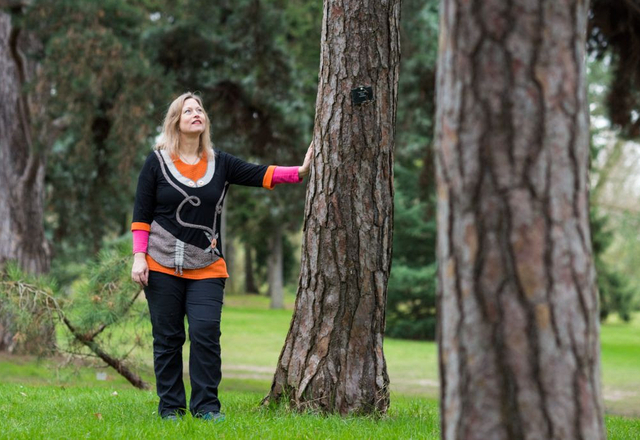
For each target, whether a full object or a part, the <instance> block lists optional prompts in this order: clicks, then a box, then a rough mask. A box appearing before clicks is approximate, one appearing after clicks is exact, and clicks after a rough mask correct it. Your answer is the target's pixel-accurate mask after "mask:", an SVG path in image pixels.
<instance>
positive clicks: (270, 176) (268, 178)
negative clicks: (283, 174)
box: [262, 165, 276, 189]
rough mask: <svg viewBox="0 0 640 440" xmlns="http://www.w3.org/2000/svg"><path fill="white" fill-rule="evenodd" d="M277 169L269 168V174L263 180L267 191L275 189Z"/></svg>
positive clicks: (272, 166)
mask: <svg viewBox="0 0 640 440" xmlns="http://www.w3.org/2000/svg"><path fill="white" fill-rule="evenodd" d="M275 169H276V166H275V165H269V168H267V172H266V173H264V178H263V179H262V186H263V187H264V188H267V189H273V188H274V186H275V185H274V184H273V171H274V170H275Z"/></svg>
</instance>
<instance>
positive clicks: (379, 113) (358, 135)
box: [265, 0, 400, 414]
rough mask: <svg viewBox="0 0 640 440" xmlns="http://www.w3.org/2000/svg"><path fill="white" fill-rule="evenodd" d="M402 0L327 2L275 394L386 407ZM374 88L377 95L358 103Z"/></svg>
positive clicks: (333, 405)
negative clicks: (356, 97) (295, 283)
mask: <svg viewBox="0 0 640 440" xmlns="http://www.w3.org/2000/svg"><path fill="white" fill-rule="evenodd" d="M399 15H400V2H399V0H391V1H385V0H370V1H364V0H351V1H338V0H325V2H324V18H323V32H322V53H321V62H320V84H319V87H318V97H317V102H316V124H315V133H314V145H315V155H314V160H313V165H312V171H311V176H310V179H309V183H308V189H307V199H306V207H305V225H304V239H303V246H302V261H301V274H300V284H299V287H298V295H297V300H296V304H295V312H294V316H293V319H292V321H291V327H290V329H289V334H288V335H287V339H286V341H285V345H284V348H283V350H282V353H281V354H280V359H279V361H278V366H277V370H276V373H275V376H274V379H273V384H272V387H271V392H270V394H269V396H267V398H266V399H265V400H266V401H277V400H279V399H281V398H286V399H288V401H289V402H290V404H291V405H292V406H293V407H294V408H297V409H314V410H321V411H324V412H337V413H340V414H349V413H371V412H382V413H384V412H385V411H386V410H387V408H388V405H389V389H388V386H389V378H388V375H387V369H386V364H385V359H384V355H383V351H382V341H383V334H384V323H385V302H386V294H387V280H388V277H389V270H390V265H391V239H392V228H393V145H394V134H395V116H396V103H397V102H396V99H397V81H398V62H399V55H400V54H399V34H398V21H399ZM368 85H370V86H372V87H373V95H374V97H375V101H373V102H367V103H365V104H362V105H354V104H353V103H352V102H351V90H352V89H353V88H356V87H359V86H368Z"/></svg>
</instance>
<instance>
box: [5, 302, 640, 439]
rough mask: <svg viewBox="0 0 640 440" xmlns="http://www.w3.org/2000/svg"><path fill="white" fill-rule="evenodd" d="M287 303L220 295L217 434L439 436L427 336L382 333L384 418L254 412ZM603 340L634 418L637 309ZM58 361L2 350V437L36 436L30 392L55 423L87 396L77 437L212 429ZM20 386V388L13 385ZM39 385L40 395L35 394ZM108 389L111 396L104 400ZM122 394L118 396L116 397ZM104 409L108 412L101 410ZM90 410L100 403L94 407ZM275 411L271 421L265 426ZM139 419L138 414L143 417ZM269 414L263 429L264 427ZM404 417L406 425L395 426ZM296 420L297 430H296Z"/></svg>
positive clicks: (145, 354)
mask: <svg viewBox="0 0 640 440" xmlns="http://www.w3.org/2000/svg"><path fill="white" fill-rule="evenodd" d="M288 300H289V301H288V309H287V310H268V303H269V301H268V299H267V298H265V297H256V296H232V295H229V296H228V297H227V298H226V299H225V309H224V312H223V322H222V332H223V335H222V348H223V362H224V363H223V382H222V384H221V388H220V392H221V399H222V401H223V405H224V406H225V410H226V411H227V412H228V413H229V415H230V418H229V420H228V421H227V422H229V423H227V422H225V428H224V431H220V433H221V434H223V433H224V435H228V436H231V435H233V436H234V437H237V436H238V435H240V436H242V435H244V434H243V432H244V430H248V431H247V432H249V433H250V434H251V436H260V437H265V438H269V437H270V436H271V435H273V436H276V435H277V433H278V432H280V430H282V432H286V433H287V436H290V437H297V438H311V437H313V436H314V435H313V433H315V432H316V430H322V432H323V433H324V432H325V431H326V432H327V435H323V437H332V438H342V437H344V436H347V435H348V436H351V437H355V438H365V437H372V436H375V437H383V436H384V437H391V438H394V437H395V438H400V437H414V438H415V437H420V438H436V437H437V435H438V434H437V431H434V430H433V429H432V428H431V427H433V426H437V403H436V400H435V398H437V390H438V388H437V378H438V373H437V350H436V345H435V344H434V343H429V342H419V341H403V340H395V339H389V338H387V339H386V340H385V356H386V359H387V363H388V369H389V375H390V378H391V387H392V388H391V391H392V396H391V399H392V407H391V411H390V413H389V416H388V417H385V418H383V419H381V420H373V419H370V418H365V419H347V420H346V421H345V420H343V419H341V418H331V417H329V418H325V417H317V416H305V417H302V416H300V415H295V414H289V413H287V412H286V411H285V410H282V409H279V410H278V411H276V412H275V413H271V412H264V411H262V410H259V409H257V408H258V402H259V401H260V399H261V398H262V397H263V396H264V395H265V394H266V393H267V392H268V390H269V386H270V380H271V378H272V375H273V371H274V369H275V366H276V363H277V360H278V356H279V354H280V349H281V348H282V344H283V342H284V339H285V337H286V333H287V330H288V328H289V323H290V319H291V307H292V302H293V297H292V296H289V297H288ZM135 325H136V326H138V327H140V328H137V329H136V330H137V331H138V332H140V333H142V334H148V331H149V326H148V323H147V322H146V321H145V322H143V323H142V324H141V323H138V324H135ZM117 336H119V335H116V337H117ZM601 337H602V364H603V382H604V388H605V403H606V408H607V412H608V414H616V415H629V416H634V417H639V416H640V398H639V396H638V393H639V391H640V383H639V381H640V351H639V350H640V316H636V319H635V321H633V322H632V323H631V324H625V323H620V322H616V321H613V322H611V323H607V324H605V325H603V326H602V332H601ZM149 338H150V336H149ZM187 356H188V349H186V350H185V359H188V357H187ZM136 357H137V358H139V362H141V363H140V364H139V365H138V371H140V372H141V374H142V376H143V377H144V378H145V379H146V380H148V381H149V382H153V374H152V368H151V365H150V364H151V348H150V347H147V348H141V349H138V350H137V352H135V353H134V354H132V359H135V358H136ZM140 359H141V361H140ZM59 361H60V359H57V360H55V361H51V360H44V361H40V362H38V361H36V360H34V359H33V358H29V357H6V356H5V357H0V383H2V384H3V385H1V386H0V420H2V422H0V425H2V429H0V438H2V437H3V436H4V435H5V430H4V425H5V423H4V421H5V420H8V421H10V426H12V428H11V430H12V431H10V432H12V433H13V434H12V435H11V437H12V438H15V437H20V436H24V437H32V436H35V437H38V436H39V435H38V434H39V431H37V429H39V428H37V425H38V423H39V422H38V423H36V424H35V425H34V427H33V428H32V427H30V426H31V422H28V420H27V419H29V417H28V415H27V414H28V413H29V411H32V413H34V414H42V413H45V414H46V413H48V412H49V409H48V407H46V406H45V407H40V406H38V405H39V403H37V401H38V399H35V400H34V399H31V400H25V401H24V402H32V404H33V405H35V406H31V404H29V405H27V406H20V405H21V403H20V402H23V401H22V400H20V399H18V396H19V397H20V398H23V399H26V398H28V397H30V396H36V395H37V396H41V397H43V399H44V400H46V401H48V402H49V403H47V404H48V405H53V406H54V407H55V406H62V407H63V408H65V409H55V410H52V412H51V416H50V417H54V418H55V419H56V420H57V419H59V418H60V419H69V420H75V418H76V417H79V418H81V414H80V413H79V414H77V415H76V414H75V413H74V414H67V413H66V412H65V411H67V409H66V408H67V407H68V406H69V405H67V403H68V402H69V403H71V402H72V401H75V400H78V401H82V402H85V403H83V405H84V406H85V407H86V411H85V412H84V413H82V414H84V415H85V418H87V417H88V416H87V414H89V415H90V416H92V417H94V419H95V420H94V419H92V418H91V417H88V420H84V419H83V421H82V422H80V421H79V420H78V421H77V429H78V431H77V432H80V431H81V430H82V429H85V432H84V434H82V435H83V436H84V435H85V434H87V433H88V435H89V437H91V436H97V435H98V434H96V433H95V432H94V429H96V428H100V429H103V431H100V432H104V433H105V435H106V436H108V437H118V436H127V437H131V436H134V435H143V436H145V437H154V436H160V435H163V436H166V435H167V432H166V429H171V430H174V431H172V433H171V435H172V436H178V437H180V436H191V435H199V434H201V431H200V430H201V429H211V428H212V427H210V426H206V427H203V426H202V424H201V423H200V421H199V420H191V419H190V418H187V419H185V420H184V421H183V422H181V423H180V424H179V426H173V427H170V428H167V427H166V426H165V425H164V424H160V425H158V422H159V421H157V420H155V417H152V416H153V412H154V411H155V409H156V408H155V405H156V404H157V401H156V398H155V395H154V394H153V393H152V392H141V391H137V390H133V389H132V388H131V386H130V385H129V384H128V383H127V382H126V381H125V380H124V379H122V378H121V377H120V376H118V375H117V374H115V373H114V372H113V371H112V370H109V369H104V368H102V369H99V370H97V371H100V372H107V373H108V377H107V380H97V379H96V369H95V368H86V365H87V362H86V361H85V362H80V363H73V364H70V365H67V366H64V367H60V366H59ZM88 362H89V363H92V362H95V361H91V360H89V361H88ZM96 365H99V363H96ZM21 386H22V387H24V388H20V387H21ZM25 390H27V391H25ZM65 390H66V391H68V392H69V394H70V396H71V397H69V398H70V399H71V401H68V398H66V397H65V396H66V395H65V394H64V393H62V391H65ZM113 391H117V392H118V393H119V395H118V396H111V393H112V392H113ZM41 392H42V393H44V394H40V393H41ZM21 393H24V394H26V395H27V396H23V395H22V394H21ZM47 393H49V394H47ZM5 395H6V398H5ZM105 396H111V397H116V399H111V400H109V399H106V397H105ZM16 399H17V400H16ZM60 399H62V400H60ZM65 399H67V400H65ZM145 399H146V400H145ZM123 400H124V401H125V402H122V401H123ZM24 402H23V403H24ZM123 405H124V406H123ZM145 405H146V406H145ZM103 406H104V408H106V409H104V410H103V409H101V408H103ZM91 407H93V408H98V409H95V410H94V409H91ZM20 408H24V412H23V413H21V412H20ZM141 408H142V410H141ZM418 408H422V410H423V413H419V411H418ZM7 411H8V413H7ZM91 411H93V412H91ZM433 411H436V413H433ZM424 412H426V413H424ZM125 413H126V414H125ZM129 413H131V414H129ZM7 414H8V415H7ZM94 414H101V418H102V420H98V419H99V417H98V416H95V415H94ZM105 414H107V416H105ZM273 414H278V416H277V417H276V416H274V415H273ZM394 414H395V416H394ZM274 417H276V418H277V419H278V420H277V421H276V422H273V424H272V419H273V418H274ZM301 417H302V418H301ZM140 418H141V419H142V420H143V421H140V420H141V419H140ZM239 419H241V420H239ZM280 419H282V420H280ZM287 420H289V421H287ZM267 421H268V425H269V426H265V427H262V425H263V424H265V423H267ZM75 423H76V422H74V425H75ZM129 423H131V424H133V425H135V428H131V427H130V428H131V429H133V431H132V433H131V434H129V433H125V431H119V430H121V429H125V428H126V427H125V428H123V427H122V426H121V425H127V424H129ZM288 423H289V424H290V425H288ZM361 423H362V424H361ZM405 423H406V425H407V426H401V425H403V424H405ZM414 424H419V425H425V426H426V428H424V430H423V428H419V427H418V426H413V425H414ZM254 425H255V426H258V427H257V428H256V427H255V426H254ZM297 427H300V430H298V428H297ZM74 429H76V428H75V427H74ZM158 429H160V431H158ZM216 429H218V427H217V426H216ZM256 429H257V431H256ZM349 429H352V431H349ZM434 429H435V428H434ZM607 429H608V431H609V438H624V439H627V438H638V439H640V420H637V419H626V418H622V417H607ZM30 430H32V431H30ZM379 430H380V431H379ZM412 430H413V431H412ZM7 432H9V431H7ZM74 432H76V431H74ZM96 432H97V431H96ZM239 433H240V434H239ZM271 433H273V434H271ZM374 433H375V435H374ZM382 433H386V434H385V435H382ZM632 433H634V434H632ZM361 434H362V435H361ZM7 435H8V434H7ZM60 436H65V435H62V434H61V435H60ZM67 437H75V435H74V436H71V435H69V436H67Z"/></svg>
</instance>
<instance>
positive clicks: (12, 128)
mask: <svg viewBox="0 0 640 440" xmlns="http://www.w3.org/2000/svg"><path fill="white" fill-rule="evenodd" d="M37 48H38V42H37V40H36V39H35V38H34V37H33V36H32V35H30V34H28V33H27V32H25V31H24V30H23V29H20V28H19V27H14V24H13V22H12V18H11V15H10V14H9V13H7V12H5V11H4V10H2V9H0V78H2V81H0V266H2V265H3V264H4V263H5V262H6V261H7V260H16V261H17V262H18V263H19V265H20V267H22V268H23V269H24V270H26V271H28V272H30V273H35V274H39V273H44V272H47V271H48V270H49V248H48V246H47V241H46V239H45V237H44V221H43V213H44V173H45V155H44V151H43V149H42V148H38V146H37V145H36V139H34V136H33V131H32V127H31V119H32V107H33V106H34V99H28V97H27V95H26V92H25V86H26V84H27V82H29V81H32V80H33V79H34V77H35V73H36V67H37V66H36V64H35V62H34V61H32V60H31V59H29V58H28V56H27V54H29V53H30V52H33V51H35V50H36V49H37Z"/></svg>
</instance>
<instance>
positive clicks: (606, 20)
mask: <svg viewBox="0 0 640 440" xmlns="http://www.w3.org/2000/svg"><path fill="white" fill-rule="evenodd" d="M587 47H588V49H589V52H590V53H592V54H595V55H597V56H598V57H600V58H603V57H605V56H609V57H611V60H612V63H611V67H612V73H613V78H612V81H611V84H610V85H609V88H608V93H607V97H606V105H607V109H608V113H609V119H610V120H611V123H612V125H613V126H614V127H615V128H617V129H619V130H620V133H621V134H622V135H623V136H625V137H628V138H638V137H639V136H640V118H639V117H638V113H637V110H638V108H639V107H640V58H639V57H638V56H637V54H638V51H639V50H640V6H638V3H637V2H634V1H630V0H629V1H625V0H618V1H611V0H592V2H591V13H590V14H589V29H588V41H587Z"/></svg>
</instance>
